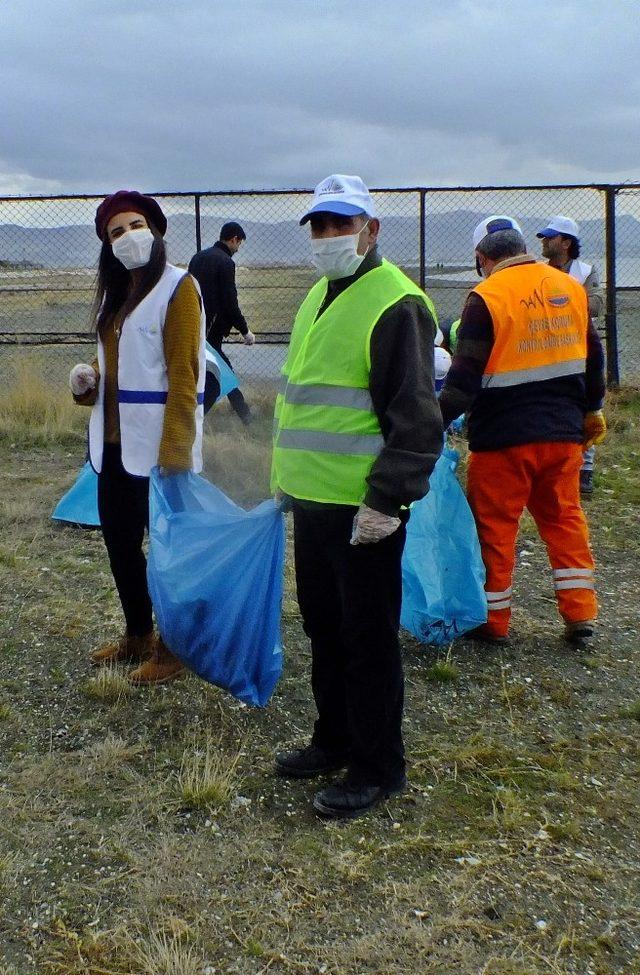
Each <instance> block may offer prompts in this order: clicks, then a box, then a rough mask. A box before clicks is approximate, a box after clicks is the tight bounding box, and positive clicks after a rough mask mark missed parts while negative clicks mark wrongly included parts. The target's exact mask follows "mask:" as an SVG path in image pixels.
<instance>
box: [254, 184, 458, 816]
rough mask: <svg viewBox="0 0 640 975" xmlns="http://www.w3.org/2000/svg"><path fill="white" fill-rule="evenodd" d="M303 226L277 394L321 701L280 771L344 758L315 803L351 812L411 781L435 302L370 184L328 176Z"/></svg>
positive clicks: (282, 758) (277, 444)
mask: <svg viewBox="0 0 640 975" xmlns="http://www.w3.org/2000/svg"><path fill="white" fill-rule="evenodd" d="M300 222H301V223H302V224H306V223H307V222H309V224H310V227H311V247H312V250H313V255H314V263H315V265H316V267H317V269H318V271H320V273H321V275H322V277H321V278H320V280H319V281H318V283H317V284H316V285H315V286H314V287H313V288H312V289H311V291H310V292H309V294H308V295H307V297H306V298H305V300H304V301H303V303H302V305H301V307H300V309H299V311H298V314H297V316H296V320H295V323H294V327H293V332H292V335H291V343H290V346H289V353H288V357H287V362H286V363H285V366H284V367H283V384H284V388H283V391H282V392H281V393H280V394H279V395H278V398H277V400H276V430H275V435H274V454H273V468H272V487H273V490H274V492H275V493H276V498H278V497H282V498H283V499H284V497H285V496H289V497H290V498H291V499H292V505H293V522H294V536H295V563H296V585H297V591H298V601H299V604H300V610H301V613H302V619H303V623H304V629H305V633H306V634H307V636H308V637H309V638H310V640H311V654H312V664H311V685H312V690H313V695H314V699H315V703H316V707H317V711H318V719H317V721H316V723H315V728H314V731H313V736H312V738H311V742H310V744H308V745H306V746H305V747H301V748H297V749H295V750H294V751H290V752H280V753H279V754H278V755H277V756H276V771H277V772H278V774H280V775H283V776H286V777H291V778H310V777H313V776H317V775H320V774H322V773H324V772H329V771H331V770H337V769H342V768H346V769H347V774H346V777H345V778H343V779H340V780H338V781H337V782H335V783H334V784H333V785H331V786H329V787H328V788H325V789H323V790H321V791H320V792H319V793H318V794H317V795H316V797H315V799H314V803H313V805H314V809H315V810H316V812H317V813H319V814H320V815H322V816H326V817H331V818H344V817H348V818H351V817H354V816H358V815H360V814H361V813H364V812H366V811H367V810H368V809H370V808H371V807H372V806H375V805H376V804H377V803H378V802H380V801H381V800H383V799H384V798H385V797H387V796H390V795H393V794H395V793H397V792H401V791H402V790H403V789H404V787H405V784H406V772H405V757H404V747H403V741H402V712H403V688H404V682H403V673H402V661H401V656H400V645H399V640H398V628H399V621H400V600H401V591H402V583H401V568H400V563H401V558H402V550H403V547H404V541H405V524H406V521H407V515H408V512H407V510H406V507H407V506H408V505H409V504H411V502H412V501H415V500H417V499H418V498H421V497H423V495H425V494H426V492H427V490H428V488H429V475H430V474H431V471H432V470H433V467H434V465H435V463H436V460H437V458H438V455H439V453H440V451H441V449H442V421H441V417H440V411H439V409H438V404H437V400H436V397H435V390H434V355H433V342H434V336H435V331H436V323H435V310H434V308H433V305H432V303H431V302H430V300H429V299H428V298H427V296H426V295H425V294H424V292H423V291H421V290H420V289H419V288H418V287H417V285H415V284H414V283H413V282H412V281H411V280H410V279H409V278H407V277H406V275H404V274H403V272H402V271H401V270H400V269H399V268H397V267H395V265H393V264H391V263H390V262H388V261H386V260H383V259H382V258H381V256H380V254H379V252H378V248H377V238H378V232H379V228H380V221H379V220H378V219H377V217H376V213H375V209H374V204H373V201H372V199H371V196H370V194H369V191H368V190H367V188H366V186H365V185H364V183H363V182H362V180H361V179H360V178H359V177H357V176H341V175H335V176H330V177H328V178H327V179H325V180H323V181H322V182H321V183H320V184H319V185H318V187H317V188H316V192H315V195H314V199H313V203H312V206H311V207H310V209H309V210H308V211H307V212H306V213H305V214H304V216H303V217H302V220H301V221H300Z"/></svg>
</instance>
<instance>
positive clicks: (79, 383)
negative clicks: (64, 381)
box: [69, 362, 98, 396]
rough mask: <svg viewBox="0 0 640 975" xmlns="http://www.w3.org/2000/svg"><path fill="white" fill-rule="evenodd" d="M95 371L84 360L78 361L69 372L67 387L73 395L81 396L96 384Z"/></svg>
mask: <svg viewBox="0 0 640 975" xmlns="http://www.w3.org/2000/svg"><path fill="white" fill-rule="evenodd" d="M97 378H98V377H97V376H96V371H95V369H94V368H93V366H89V365H87V363H86V362H79V363H78V365H77V366H74V367H73V369H72V370H71V372H70V373H69V387H70V389H71V392H72V393H73V394H74V396H83V395H84V393H86V392H88V391H89V390H90V389H95V386H96V380H97Z"/></svg>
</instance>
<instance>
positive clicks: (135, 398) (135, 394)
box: [118, 389, 204, 406]
mask: <svg viewBox="0 0 640 975" xmlns="http://www.w3.org/2000/svg"><path fill="white" fill-rule="evenodd" d="M196 399H197V402H198V406H200V405H201V404H202V403H204V393H198V395H197V397H196ZM118 402H119V403H160V404H162V403H166V402H167V394H166V393H165V392H164V391H163V390H153V389H120V390H118Z"/></svg>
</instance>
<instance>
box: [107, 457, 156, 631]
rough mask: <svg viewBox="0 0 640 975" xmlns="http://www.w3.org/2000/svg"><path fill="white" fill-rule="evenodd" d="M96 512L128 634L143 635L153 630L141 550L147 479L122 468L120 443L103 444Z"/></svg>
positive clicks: (145, 525) (146, 522)
mask: <svg viewBox="0 0 640 975" xmlns="http://www.w3.org/2000/svg"><path fill="white" fill-rule="evenodd" d="M98 512H99V514H100V524H101V526H102V534H103V536H104V543H105V545H106V547H107V553H108V555H109V562H110V564H111V571H112V573H113V578H114V581H115V584H116V588H117V590H118V595H119V596H120V602H121V603H122V609H123V611H124V618H125V620H126V623H127V631H128V633H129V634H130V635H131V636H145V634H147V633H149V632H150V631H151V630H152V629H153V614H152V608H151V599H150V597H149V590H148V588H147V560H146V559H145V557H144V552H143V551H142V541H143V538H144V530H145V528H147V529H148V527H149V478H148V477H134V475H133V474H128V473H127V472H126V471H125V469H124V467H123V466H122V454H121V449H120V444H110V443H105V445H104V453H103V457H102V471H101V472H100V474H98Z"/></svg>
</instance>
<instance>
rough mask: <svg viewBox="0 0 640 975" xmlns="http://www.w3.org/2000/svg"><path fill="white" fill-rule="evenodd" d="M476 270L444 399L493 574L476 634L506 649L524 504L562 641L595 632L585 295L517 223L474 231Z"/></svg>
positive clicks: (593, 356) (601, 426)
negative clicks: (460, 430) (586, 503)
mask: <svg viewBox="0 0 640 975" xmlns="http://www.w3.org/2000/svg"><path fill="white" fill-rule="evenodd" d="M473 246H474V250H475V256H476V268H477V270H478V273H479V274H480V275H481V276H482V277H483V279H484V280H483V281H482V283H481V284H479V285H478V286H477V287H476V288H474V289H473V291H472V292H471V293H470V295H469V297H468V299H467V302H466V305H465V308H464V311H463V314H462V319H461V323H460V328H459V331H458V342H457V347H456V354H455V356H454V359H453V363H452V366H451V369H450V370H449V374H448V376H447V379H446V381H445V385H444V389H443V390H442V393H441V396H440V408H441V410H442V415H443V421H444V425H445V428H446V427H447V426H448V425H449V423H450V422H451V421H452V420H453V419H454V418H455V417H456V416H459V415H460V414H461V413H464V412H467V413H468V414H469V416H468V428H469V448H470V451H471V455H470V460H469V471H468V482H467V483H468V497H469V503H470V505H471V508H472V510H473V513H474V516H475V520H476V524H477V527H478V535H479V538H480V544H481V547H482V556H483V560H484V564H485V567H486V570H487V578H486V587H485V588H486V593H487V602H488V619H487V623H486V624H485V625H484V626H483V627H480V628H479V630H478V631H475V634H474V635H475V636H476V637H477V638H479V639H483V640H488V641H490V642H504V641H505V640H506V638H507V635H508V632H509V622H510V618H511V582H512V575H513V568H514V561H515V544H516V537H517V534H518V526H519V523H520V518H521V516H522V512H523V511H524V509H525V508H528V510H529V512H530V513H531V515H532V516H533V518H534V520H535V522H536V525H537V528H538V531H539V532H540V535H541V537H542V539H543V541H544V542H545V545H546V547H547V551H548V554H549V560H550V562H551V567H552V570H553V581H554V589H555V594H556V598H557V601H558V609H559V611H560V614H561V616H562V617H563V619H564V621H565V638H566V639H567V640H569V642H571V643H573V644H577V645H582V644H584V643H585V642H586V641H588V640H589V639H590V638H591V637H592V636H593V632H594V625H595V620H596V616H597V602H596V595H595V588H594V563H593V556H592V554H591V550H590V547H589V533H588V528H587V523H586V519H585V517H584V514H583V511H582V508H581V506H580V493H579V472H580V467H581V465H582V451H583V450H584V449H586V448H587V447H588V446H590V445H591V444H593V443H600V442H601V441H602V440H603V439H604V436H605V433H606V423H605V419H604V415H603V413H602V405H603V400H604V392H605V383H604V355H603V351H602V345H601V342H600V339H599V337H598V334H597V332H596V330H595V328H594V326H593V324H592V323H591V320H590V318H589V313H588V309H587V298H586V294H585V291H584V288H583V287H582V286H581V285H580V284H579V283H578V282H577V281H574V280H573V279H572V278H571V277H570V276H569V275H568V274H564V273H563V272H562V271H559V270H557V269H556V268H552V267H549V266H548V265H546V264H542V263H540V262H537V261H536V260H535V258H533V257H531V256H530V255H529V254H527V252H526V246H525V242H524V238H523V236H522V231H521V230H520V227H519V225H518V223H517V222H516V221H515V220H514V219H513V218H512V217H508V216H492V217H488V218H487V219H486V220H483V221H482V222H481V223H480V224H479V225H478V226H477V227H476V229H475V231H474V235H473Z"/></svg>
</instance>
